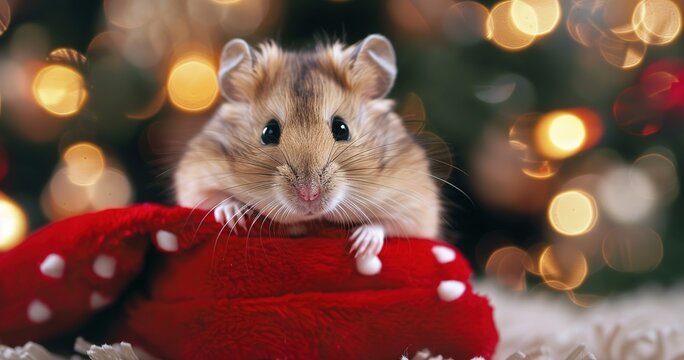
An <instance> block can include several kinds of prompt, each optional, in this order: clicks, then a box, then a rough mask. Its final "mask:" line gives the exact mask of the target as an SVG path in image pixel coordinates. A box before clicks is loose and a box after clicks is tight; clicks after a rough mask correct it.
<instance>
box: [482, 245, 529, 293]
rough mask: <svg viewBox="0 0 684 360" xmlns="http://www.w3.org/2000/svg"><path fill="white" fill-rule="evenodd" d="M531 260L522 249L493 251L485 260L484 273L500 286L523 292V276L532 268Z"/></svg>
mask: <svg viewBox="0 0 684 360" xmlns="http://www.w3.org/2000/svg"><path fill="white" fill-rule="evenodd" d="M533 267H534V265H533V264H532V258H531V257H530V256H529V255H528V254H527V253H526V252H525V251H524V250H522V249H520V248H518V247H515V246H506V247H502V248H500V249H497V250H496V251H494V252H493V253H492V254H491V255H490V256H489V259H488V260H487V264H486V265H485V271H486V273H487V275H489V276H493V277H494V278H495V279H496V280H497V281H498V282H499V283H500V284H502V285H505V286H507V287H509V288H511V289H513V290H516V291H522V290H525V289H526V287H527V285H526V281H525V274H526V272H527V270H528V269H531V268H533Z"/></svg>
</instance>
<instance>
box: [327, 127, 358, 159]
mask: <svg viewBox="0 0 684 360" xmlns="http://www.w3.org/2000/svg"><path fill="white" fill-rule="evenodd" d="M366 136H368V134H364V135H361V136H360V137H359V138H357V139H355V140H352V142H350V143H349V144H348V145H347V146H345V147H344V149H342V151H340V152H339V153H338V154H337V155H335V157H333V158H332V160H330V161H329V162H328V163H331V162H333V161H335V160H336V159H337V158H338V157H340V155H342V154H344V152H345V151H347V149H349V148H350V147H351V146H352V145H354V144H356V143H357V142H358V141H360V140H361V139H363V138H364V137H366Z"/></svg>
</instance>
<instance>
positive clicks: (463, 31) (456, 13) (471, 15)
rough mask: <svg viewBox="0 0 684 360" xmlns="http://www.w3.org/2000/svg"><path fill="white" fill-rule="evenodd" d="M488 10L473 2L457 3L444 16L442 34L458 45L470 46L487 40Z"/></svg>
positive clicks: (467, 0)
mask: <svg viewBox="0 0 684 360" xmlns="http://www.w3.org/2000/svg"><path fill="white" fill-rule="evenodd" d="M488 17H489V10H488V9H487V8H486V7H485V6H484V5H482V4H480V3H478V2H475V1H469V0H466V1H459V2H457V3H455V4H453V5H451V7H450V8H449V11H447V13H446V15H445V16H444V25H443V29H444V33H445V35H446V36H447V38H449V39H450V40H451V41H453V42H455V43H458V44H472V43H475V42H478V41H481V40H484V39H486V38H487V18H488Z"/></svg>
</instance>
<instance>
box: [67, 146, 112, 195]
mask: <svg viewBox="0 0 684 360" xmlns="http://www.w3.org/2000/svg"><path fill="white" fill-rule="evenodd" d="M63 159H64V163H65V164H66V169H67V176H68V178H69V180H70V181H71V182H72V183H74V184H76V185H80V186H88V185H92V184H94V183H96V182H97V181H98V180H99V179H100V177H101V176H102V172H103V171H104V168H105V157H104V155H103V153H102V150H101V149H100V148H99V147H98V146H97V145H95V144H91V143H87V142H81V143H77V144H74V145H71V146H70V147H69V148H68V149H67V150H66V151H65V152H64V155H63Z"/></svg>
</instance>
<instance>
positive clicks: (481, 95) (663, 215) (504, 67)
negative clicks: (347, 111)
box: [0, 0, 684, 307]
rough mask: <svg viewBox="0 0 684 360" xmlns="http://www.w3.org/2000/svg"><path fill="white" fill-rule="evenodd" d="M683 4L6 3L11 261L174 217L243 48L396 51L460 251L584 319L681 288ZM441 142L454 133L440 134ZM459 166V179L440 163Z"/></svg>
mask: <svg viewBox="0 0 684 360" xmlns="http://www.w3.org/2000/svg"><path fill="white" fill-rule="evenodd" d="M682 6H684V2H682V1H681V0H676V1H675V0H641V1H636V0H504V1H498V2H496V1H455V0H387V1H368V0H364V1H362V0H347V1H323V0H301V1H281V0H272V1H271V0H103V1H93V0H81V1H67V0H49V1H48V0H42V1H41V0H0V116H1V118H0V251H7V250H9V249H11V248H12V247H13V246H16V244H18V243H20V242H21V241H22V239H23V238H24V236H25V235H26V234H27V233H29V232H30V231H32V230H34V229H36V228H38V227H40V226H42V225H45V224H46V223H48V222H50V221H55V220H59V219H62V218H65V217H68V216H73V215H75V214H79V213H83V212H89V211H95V210H99V209H104V208H108V207H120V206H125V205H126V204H130V203H136V202H147V201H153V202H162V203H167V204H172V194H171V193H170V191H169V183H170V182H169V180H170V178H169V174H170V171H171V170H172V169H173V162H174V160H175V159H176V158H177V156H178V154H179V152H180V151H181V150H182V146H183V144H184V143H185V142H186V141H187V139H188V138H189V137H190V136H191V135H192V134H193V133H194V132H195V131H197V130H198V129H199V127H200V126H202V124H203V123H204V122H205V121H206V120H207V119H208V117H209V116H210V115H211V114H212V111H213V110H214V109H215V108H216V106H217V105H218V104H219V103H220V102H221V99H220V95H219V94H218V87H217V83H216V76H215V73H216V67H217V62H218V54H219V52H220V49H221V47H222V46H223V44H224V43H225V42H226V41H228V40H230V39H232V38H235V37H242V38H245V39H246V40H247V41H249V42H250V43H252V44H256V43H258V42H260V41H262V40H264V39H268V38H273V39H275V40H276V41H277V42H278V43H280V44H282V46H284V47H285V48H299V47H302V46H304V47H306V46H311V45H312V44H313V43H314V42H315V40H316V39H326V38H331V39H341V40H344V41H346V42H347V43H353V42H356V41H358V40H360V39H362V38H363V37H365V36H366V35H368V34H370V33H382V34H385V35H386V36H387V37H389V38H390V39H391V40H392V42H393V44H394V46H395V48H396V52H397V59H398V67H399V75H398V79H397V83H396V86H395V88H394V90H393V91H392V93H391V94H390V96H391V97H393V98H395V99H396V100H397V103H398V104H397V110H398V111H399V113H400V114H402V115H403V116H404V118H405V120H406V123H407V126H408V127H409V128H410V129H411V130H412V131H413V132H415V133H416V135H417V137H418V138H420V139H427V141H424V143H425V144H427V146H428V148H429V149H428V150H429V153H430V154H431V156H432V157H433V160H434V163H435V167H434V170H435V172H436V174H437V175H438V176H440V177H442V178H444V179H445V181H448V183H449V184H446V185H445V186H443V191H444V194H445V203H446V206H447V214H446V216H445V218H446V220H447V221H448V226H447V227H448V229H447V232H446V234H447V235H446V239H447V240H448V241H450V242H453V243H456V244H457V245H458V246H459V247H460V248H461V249H463V251H464V252H465V253H466V255H467V256H469V258H470V260H471V262H472V264H473V266H474V268H475V269H476V270H477V271H478V272H479V273H480V274H483V275H486V276H489V277H491V278H493V279H495V280H496V281H498V282H499V283H501V284H502V285H504V286H506V287H509V288H511V289H513V290H515V291H553V292H558V293H559V294H563V295H564V296H565V297H566V298H567V300H568V301H569V302H572V303H574V304H576V305H577V306H580V307H587V306H591V305H592V303H593V302H594V301H595V300H597V299H599V298H601V297H604V296H607V295H610V294H614V293H619V292H622V291H626V290H629V289H631V288H634V287H637V286H640V285H643V284H645V283H658V284H663V285H667V284H670V283H673V282H674V281H676V280H677V279H678V278H680V277H681V276H682V274H684V262H682V261H681V259H680V258H681V256H682V255H684V221H683V220H684V219H683V218H682V215H684V209H683V206H684V203H683V202H682V199H681V197H680V196H679V192H680V175H681V174H680V170H679V169H680V168H681V167H680V165H678V161H681V160H680V159H682V157H683V156H684V132H683V130H684V129H683V128H684V84H683V83H682V82H683V81H684V46H682V41H681V36H680V32H681V26H682V15H681V11H682ZM435 134H438V135H435ZM444 162H450V163H453V164H454V166H455V167H457V170H455V171H452V170H453V169H452V168H450V167H446V166H440V165H443V163H444Z"/></svg>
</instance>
